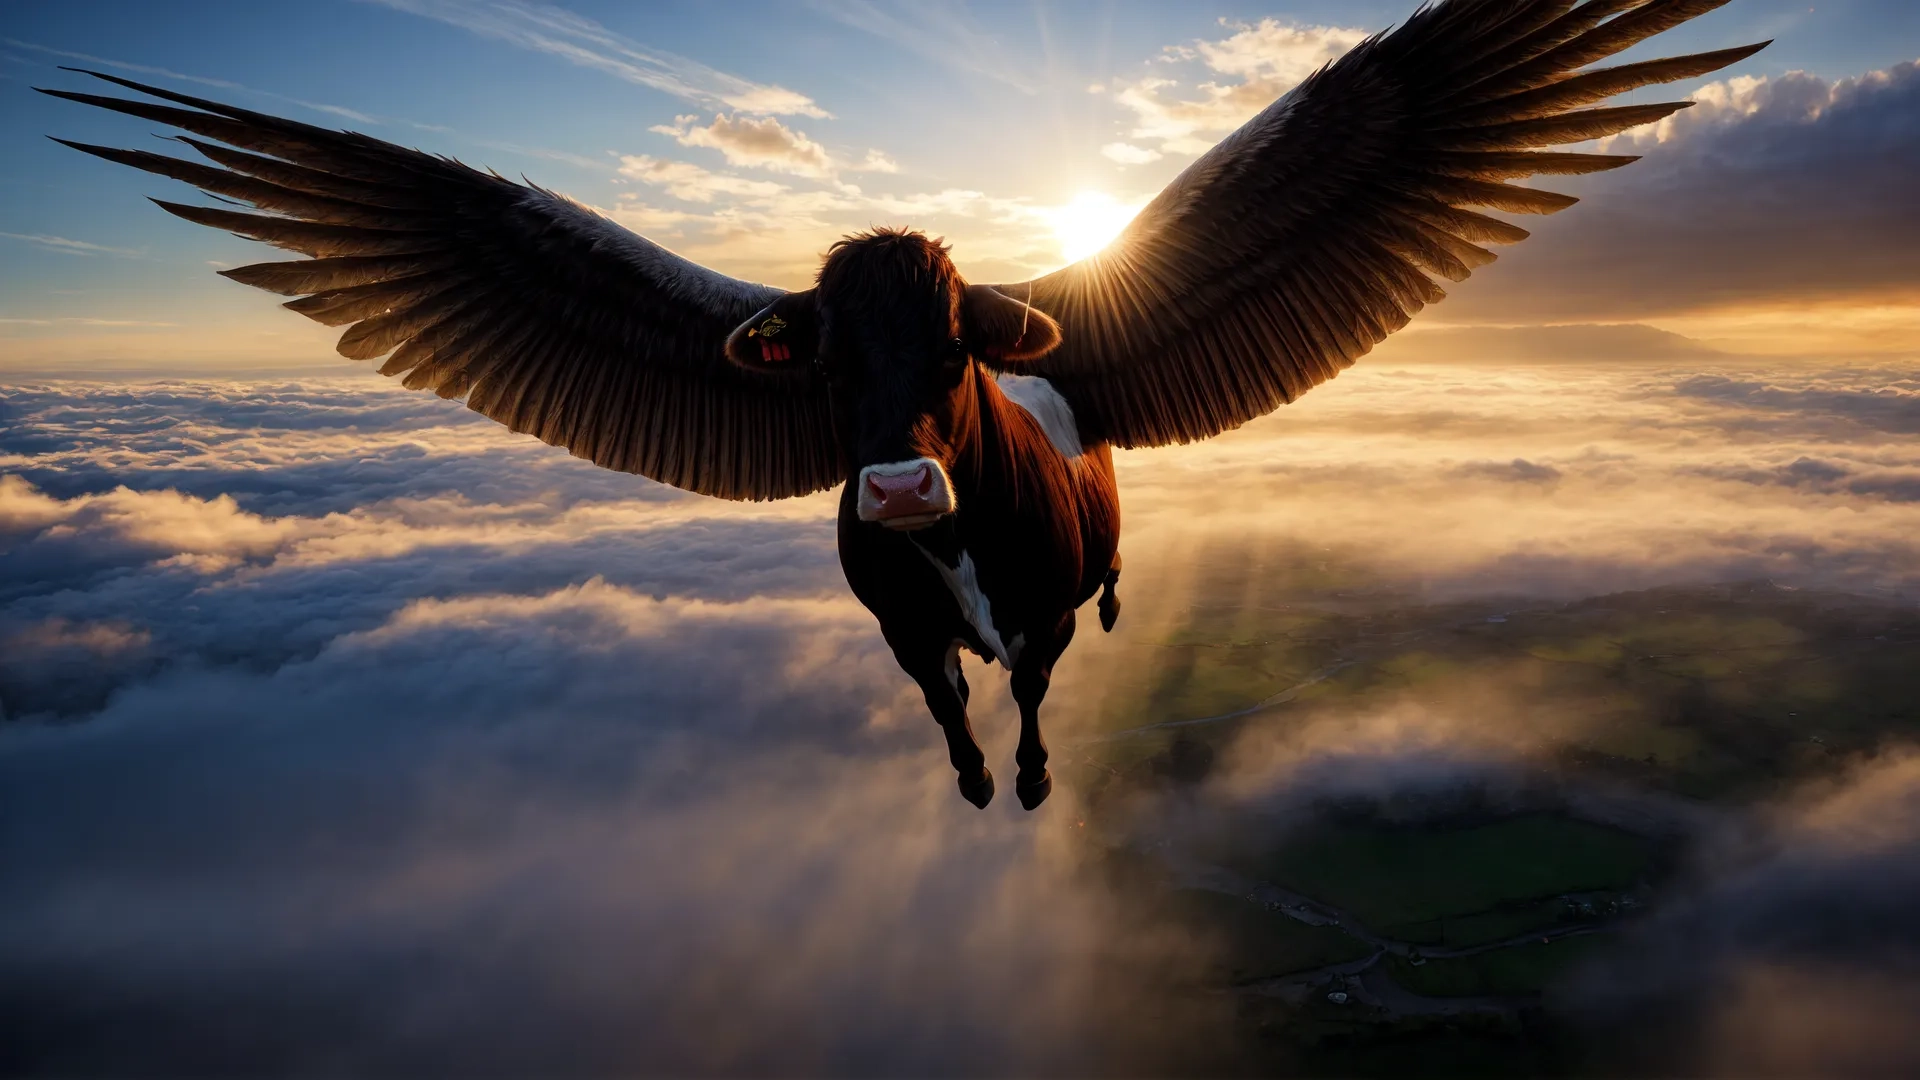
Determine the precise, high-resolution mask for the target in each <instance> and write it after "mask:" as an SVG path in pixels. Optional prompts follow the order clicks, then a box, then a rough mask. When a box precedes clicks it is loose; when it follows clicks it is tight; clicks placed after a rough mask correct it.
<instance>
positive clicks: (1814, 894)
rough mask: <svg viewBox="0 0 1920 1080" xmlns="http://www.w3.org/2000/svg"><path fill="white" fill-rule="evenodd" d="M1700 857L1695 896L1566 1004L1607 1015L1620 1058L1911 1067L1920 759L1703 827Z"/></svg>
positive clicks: (1744, 1067) (1717, 1065) (1840, 1071)
mask: <svg viewBox="0 0 1920 1080" xmlns="http://www.w3.org/2000/svg"><path fill="white" fill-rule="evenodd" d="M1695 859H1696V862H1697V866H1696V868H1695V870H1694V881H1693V888H1692V890H1691V892H1690V894H1689V895H1688V896H1687V897H1686V898H1685V899H1684V900H1681V901H1679V902H1676V903H1672V904H1670V905H1668V906H1667V907H1665V908H1664V909H1662V910H1661V911H1660V912H1659V913H1657V914H1656V916H1655V917H1654V918H1653V919H1652V920H1651V921H1650V922H1648V923H1647V924H1646V925H1644V926H1642V927H1640V928H1638V930H1637V931H1636V932H1635V936H1634V938H1633V940H1632V942H1631V946H1630V947H1629V948H1628V949H1626V950H1624V951H1623V952H1622V953H1621V954H1619V955H1618V956H1616V957H1614V958H1612V959H1610V960H1609V961H1608V962H1606V963H1605V964H1603V965H1601V966H1599V967H1598V968H1596V969H1594V970H1591V971H1589V972H1587V973H1586V974H1585V976H1584V977H1583V979H1582V980H1581V981H1580V982H1579V983H1577V984H1576V985H1574V986H1572V987H1570V988H1569V990H1568V992H1567V998H1566V1000H1565V1001H1564V1002H1563V1007H1567V1008H1575V1009H1584V1010H1588V1011H1589V1019H1590V1020H1591V1021H1598V1022H1603V1023H1607V1024H1609V1025H1611V1027H1612V1029H1613V1030H1614V1032H1615V1034H1614V1036H1613V1037H1614V1038H1615V1039H1616V1040H1618V1041H1617V1042H1616V1045H1617V1046H1618V1047H1619V1049H1620V1057H1621V1064H1623V1065H1626V1064H1632V1065H1638V1066H1640V1067H1649V1066H1652V1067H1657V1068H1660V1069H1664V1070H1671V1069H1673V1068H1675V1066H1676V1064H1677V1065H1678V1067H1679V1068H1681V1069H1684V1070H1685V1071H1686V1072H1688V1073H1690V1074H1695V1075H1714V1076H1729V1077H1733V1076H1810V1075H1824V1076H1911V1075H1913V1074H1914V1072H1915V1071H1916V1070H1920V1038H1916V1037H1915V1035H1914V1032H1913V1029H1912V1019H1913V1017H1914V1016H1915V1015H1916V1013H1915V1010H1916V1008H1920V918H1916V917H1915V914H1914V911H1915V908H1914V904H1915V902H1916V898H1920V758H1916V757H1914V756H1913V754H1912V753H1911V752H1907V751H1902V752H1896V753H1891V754H1889V755H1887V756H1886V757H1885V758H1883V759H1881V760H1877V761H1873V762H1869V763H1865V764H1863V765H1861V766H1860V767H1858V768H1857V769H1856V770H1855V771H1854V772H1853V773H1852V774H1851V775H1848V776H1846V777H1844V778H1842V779H1840V780H1838V781H1835V782H1831V783H1827V784H1821V785H1818V786H1816V787H1815V788H1814V789H1812V790H1811V791H1805V792H1802V793H1800V794H1799V795H1798V796H1797V797H1795V798H1793V799H1790V800H1788V801H1787V802H1785V803H1784V804H1781V805H1778V806H1775V807H1772V808H1769V809H1767V810H1766V811H1764V813H1763V815H1762V817H1761V820H1760V821H1759V822H1758V823H1757V824H1750V825H1749V826H1748V827H1745V828H1742V827H1737V826H1729V827H1728V828H1727V829H1726V830H1724V831H1723V833H1722V834H1721V835H1719V836H1714V837H1709V838H1707V839H1706V842H1705V843H1703V844H1702V845H1701V846H1700V848H1699V850H1698V851H1697V853H1696V855H1695ZM1676 1046H1678V1047H1680V1048H1681V1049H1680V1051H1679V1053H1680V1055H1681V1057H1680V1060H1679V1061H1678V1062H1676V1061H1675V1058H1674V1053H1675V1051H1674V1048H1675V1047H1676Z"/></svg>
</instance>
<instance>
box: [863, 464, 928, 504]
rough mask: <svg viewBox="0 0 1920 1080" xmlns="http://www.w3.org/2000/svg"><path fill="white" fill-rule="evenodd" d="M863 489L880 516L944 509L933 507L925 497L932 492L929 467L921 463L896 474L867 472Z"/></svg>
mask: <svg viewBox="0 0 1920 1080" xmlns="http://www.w3.org/2000/svg"><path fill="white" fill-rule="evenodd" d="M867 491H868V493H869V494H870V495H872V496H873V501H874V502H876V503H878V504H879V510H880V515H881V516H882V517H900V516H904V515H907V514H925V513H928V512H930V511H933V510H936V509H944V507H935V506H934V505H933V504H932V503H931V502H930V501H929V500H928V498H927V496H929V495H931V494H933V470H932V469H929V468H927V467H926V466H925V465H922V466H920V467H919V468H918V469H915V470H914V471H912V472H906V473H901V474H899V475H898V476H882V475H880V474H879V473H868V474H867Z"/></svg>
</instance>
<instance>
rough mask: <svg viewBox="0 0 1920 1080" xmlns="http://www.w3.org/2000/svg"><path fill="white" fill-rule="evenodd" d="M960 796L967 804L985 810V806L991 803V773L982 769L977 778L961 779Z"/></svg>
mask: <svg viewBox="0 0 1920 1080" xmlns="http://www.w3.org/2000/svg"><path fill="white" fill-rule="evenodd" d="M960 795H961V797H962V798H964V799H966V800H967V801H968V802H970V803H972V804H973V805H975V806H977V807H979V808H980V809H982V810H985V809H986V808H987V804H988V803H990V802H992V801H993V773H992V772H990V771H988V770H986V769H984V768H983V769H981V770H980V775H979V776H978V777H975V778H972V779H969V778H967V777H964V776H963V777H961V778H960Z"/></svg>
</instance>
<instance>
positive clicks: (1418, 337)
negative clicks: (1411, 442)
mask: <svg viewBox="0 0 1920 1080" xmlns="http://www.w3.org/2000/svg"><path fill="white" fill-rule="evenodd" d="M1733 355H1734V354H1732V353H1724V352H1721V351H1719V350H1718V349H1714V348H1710V347H1708V346H1707V345H1705V344H1703V343H1701V342H1699V341H1695V340H1694V339H1693V338H1690V337H1684V336H1682V335H1680V334H1675V333H1672V332H1670V331H1667V330H1661V329H1659V328H1658V327H1653V326H1647V325H1645V324H1642V323H1580V324H1574V325H1567V326H1467V327H1458V328H1446V329H1435V330H1409V331H1407V332H1405V333H1401V334H1397V335H1395V336H1393V337H1391V338H1388V339H1387V340H1386V341H1385V342H1382V343H1381V345H1380V347H1379V348H1378V349H1376V350H1374V357H1375V358H1376V359H1381V360H1394V361H1401V362H1418V361H1426V362H1435V363H1456V364H1457V363H1555V362H1567V361H1574V362H1581V363H1589V362H1604V363H1631V362H1634V361H1654V362H1660V363H1674V362H1679V361H1702V360H1726V359H1730V358H1732V357H1733Z"/></svg>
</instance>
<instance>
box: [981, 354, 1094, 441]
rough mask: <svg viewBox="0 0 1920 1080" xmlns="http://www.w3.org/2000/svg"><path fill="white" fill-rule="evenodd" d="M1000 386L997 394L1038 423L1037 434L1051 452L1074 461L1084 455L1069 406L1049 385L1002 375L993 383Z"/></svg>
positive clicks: (1031, 378) (1036, 379) (1033, 378)
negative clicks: (1044, 436) (1042, 435)
mask: <svg viewBox="0 0 1920 1080" xmlns="http://www.w3.org/2000/svg"><path fill="white" fill-rule="evenodd" d="M994 381H995V382H997V383H999V384H1000V392H1001V393H1003V394H1005V395H1007V400H1008V401H1011V402H1013V403H1014V404H1015V405H1018V406H1020V407H1021V408H1022V409H1025V410H1026V411H1027V415H1029V416H1031V417H1033V418H1034V419H1035V420H1038V421H1039V422H1040V430H1042V431H1044V432H1046V433H1047V441H1048V442H1051V443H1052V444H1053V447H1054V449H1056V450H1058V451H1060V452H1061V453H1062V454H1064V455H1066V456H1067V457H1069V458H1077V457H1079V456H1080V455H1081V454H1082V453H1085V451H1086V448H1085V447H1082V446H1081V445H1080V425H1079V423H1078V422H1077V421H1075V420H1074V418H1073V406H1071V405H1069V404H1067V399H1066V398H1063V397H1061V396H1060V391H1058V390H1055V389H1054V388H1053V384H1052V383H1050V382H1048V381H1047V380H1045V379H1042V378H1040V377H1039V376H1037V375H1014V374H1011V373H1003V374H1001V375H999V376H998V377H997V378H995V379H994Z"/></svg>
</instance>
